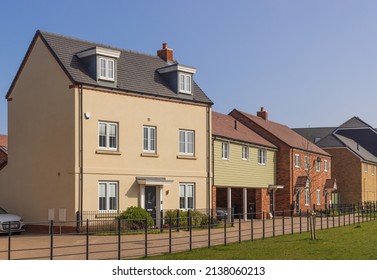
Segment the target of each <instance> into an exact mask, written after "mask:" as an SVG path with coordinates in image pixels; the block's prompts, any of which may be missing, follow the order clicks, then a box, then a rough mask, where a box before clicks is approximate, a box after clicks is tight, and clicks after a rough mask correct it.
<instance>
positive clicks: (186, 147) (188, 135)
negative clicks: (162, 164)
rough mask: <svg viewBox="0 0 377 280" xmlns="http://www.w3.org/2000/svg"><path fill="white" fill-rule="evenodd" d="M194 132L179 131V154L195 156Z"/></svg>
mask: <svg viewBox="0 0 377 280" xmlns="http://www.w3.org/2000/svg"><path fill="white" fill-rule="evenodd" d="M194 145H195V138H194V131H192V130H179V154H181V155H188V156H193V155H194Z"/></svg>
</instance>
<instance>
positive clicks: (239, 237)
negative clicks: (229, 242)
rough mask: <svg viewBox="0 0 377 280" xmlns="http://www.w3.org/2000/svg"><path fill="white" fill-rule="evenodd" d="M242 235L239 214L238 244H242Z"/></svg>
mask: <svg viewBox="0 0 377 280" xmlns="http://www.w3.org/2000/svg"><path fill="white" fill-rule="evenodd" d="M241 233H242V230H241V214H238V243H241V238H242V236H241Z"/></svg>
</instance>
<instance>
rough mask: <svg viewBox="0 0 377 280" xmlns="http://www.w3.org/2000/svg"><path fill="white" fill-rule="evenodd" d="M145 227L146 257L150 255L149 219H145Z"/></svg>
mask: <svg viewBox="0 0 377 280" xmlns="http://www.w3.org/2000/svg"><path fill="white" fill-rule="evenodd" d="M144 227H145V238H144V241H145V242H144V246H145V254H144V256H145V257H148V219H145V220H144Z"/></svg>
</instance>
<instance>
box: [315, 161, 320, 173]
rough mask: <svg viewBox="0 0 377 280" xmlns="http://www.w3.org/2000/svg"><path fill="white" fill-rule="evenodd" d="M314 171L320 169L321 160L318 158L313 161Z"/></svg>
mask: <svg viewBox="0 0 377 280" xmlns="http://www.w3.org/2000/svg"><path fill="white" fill-rule="evenodd" d="M315 171H317V172H320V171H321V162H320V161H319V160H316V161H315Z"/></svg>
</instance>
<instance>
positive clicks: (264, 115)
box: [257, 107, 268, 121]
mask: <svg viewBox="0 0 377 280" xmlns="http://www.w3.org/2000/svg"><path fill="white" fill-rule="evenodd" d="M257 116H258V117H260V118H262V119H264V120H266V121H267V120H268V112H267V111H265V110H264V107H260V111H259V112H257Z"/></svg>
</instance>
